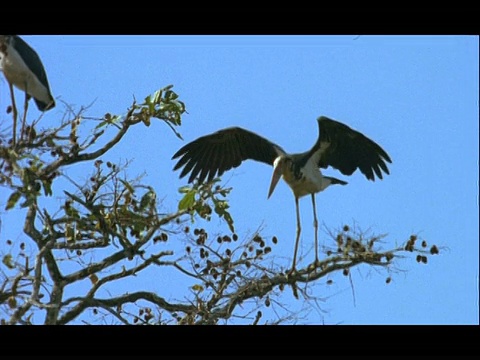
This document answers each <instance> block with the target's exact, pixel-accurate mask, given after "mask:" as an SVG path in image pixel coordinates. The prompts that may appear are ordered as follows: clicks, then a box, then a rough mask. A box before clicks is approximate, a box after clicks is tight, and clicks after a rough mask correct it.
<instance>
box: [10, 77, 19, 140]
mask: <svg viewBox="0 0 480 360" xmlns="http://www.w3.org/2000/svg"><path fill="white" fill-rule="evenodd" d="M8 86H9V87H10V96H11V98H12V112H13V138H12V146H13V147H15V144H16V136H17V117H18V112H17V105H16V104H15V95H14V93H13V85H12V84H11V83H10V82H9V83H8Z"/></svg>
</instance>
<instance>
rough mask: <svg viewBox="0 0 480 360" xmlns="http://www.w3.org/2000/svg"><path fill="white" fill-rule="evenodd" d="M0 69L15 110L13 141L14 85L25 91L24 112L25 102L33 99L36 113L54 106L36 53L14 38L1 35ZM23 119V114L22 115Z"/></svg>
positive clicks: (26, 104) (43, 70)
mask: <svg viewBox="0 0 480 360" xmlns="http://www.w3.org/2000/svg"><path fill="white" fill-rule="evenodd" d="M0 70H1V71H2V72H3V74H4V75H5V78H6V79H7V82H8V85H9V87H10V94H11V97H12V107H13V111H14V138H15V127H16V113H17V109H16V105H15V98H14V95H13V86H15V87H17V88H18V89H20V90H22V91H23V92H25V113H26V110H27V107H28V100H29V99H30V98H31V97H33V99H34V100H35V103H36V104H37V107H38V110H40V111H47V110H50V109H52V108H53V107H55V99H54V98H53V96H52V93H51V91H50V86H49V84H48V80H47V73H46V72H45V68H44V67H43V64H42V61H41V60H40V57H39V56H38V54H37V53H36V52H35V50H33V49H32V48H31V47H30V45H28V44H27V43H26V42H25V41H24V40H23V39H22V38H21V37H19V36H17V35H0ZM24 120H25V114H24Z"/></svg>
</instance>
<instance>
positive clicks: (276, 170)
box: [267, 155, 292, 198]
mask: <svg viewBox="0 0 480 360" xmlns="http://www.w3.org/2000/svg"><path fill="white" fill-rule="evenodd" d="M291 162H292V159H291V158H289V157H288V156H285V155H281V156H279V157H277V158H276V159H275V161H274V162H273V175H272V181H271V182H270V189H269V190H268V197H267V198H270V196H271V195H272V193H273V190H275V187H276V186H277V184H278V181H279V180H280V178H281V177H282V175H283V174H284V173H285V170H286V169H287V167H288V166H289V164H291Z"/></svg>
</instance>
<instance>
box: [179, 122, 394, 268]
mask: <svg viewBox="0 0 480 360" xmlns="http://www.w3.org/2000/svg"><path fill="white" fill-rule="evenodd" d="M317 121H318V126H319V137H318V139H317V141H316V143H315V145H313V147H312V148H311V149H310V150H308V151H306V152H303V153H299V154H288V153H287V152H286V151H285V150H283V149H282V148H281V147H280V146H278V145H277V144H274V143H273V142H271V141H269V140H267V139H265V138H263V137H262V136H260V135H257V134H255V133H253V132H251V131H248V130H245V129H242V128H240V127H230V128H226V129H222V130H219V131H217V132H214V133H212V134H210V135H206V136H202V137H200V138H198V139H196V140H194V141H192V142H190V143H188V144H186V145H185V146H183V147H182V148H181V149H180V150H178V151H177V152H176V153H175V155H173V157H172V159H176V158H180V159H179V160H178V162H177V163H176V165H175V167H174V169H173V170H174V171H175V170H178V169H180V168H182V167H183V169H182V171H181V173H180V178H183V177H184V176H185V175H187V174H188V173H190V176H189V178H188V182H189V183H191V182H193V181H194V180H195V178H197V177H198V182H199V183H203V182H205V180H207V181H211V180H212V179H214V178H215V177H216V176H221V175H222V174H223V173H224V172H225V171H227V170H230V169H232V168H236V167H238V166H239V165H240V164H241V163H242V162H243V161H244V160H248V159H252V160H256V161H260V162H263V163H265V164H269V165H272V166H273V176H272V180H271V182H270V188H269V190H268V197H267V198H270V196H271V195H272V193H273V191H274V190H275V187H276V185H277V183H278V181H279V180H280V178H281V177H282V178H283V179H284V180H285V182H286V183H287V184H288V185H289V186H290V188H291V189H292V191H293V195H294V196H295V210H296V216H297V232H296V240H295V251H294V254H293V265H292V269H291V273H294V272H295V271H296V270H295V266H296V259H297V251H298V243H299V239H300V233H301V224H300V213H299V206H298V199H299V198H300V197H302V196H305V195H308V194H310V195H311V198H312V206H313V217H314V228H315V266H316V265H317V264H318V238H317V236H318V235H317V232H318V220H317V214H316V206H315V194H316V193H318V192H320V191H323V190H325V189H326V188H327V187H329V186H330V185H346V184H347V182H345V181H343V180H340V179H336V178H334V177H330V176H323V175H322V173H321V171H320V168H327V167H328V166H332V167H333V168H336V169H338V170H340V172H341V173H342V174H344V175H352V174H353V173H354V172H355V171H356V170H357V169H360V171H361V172H362V174H363V175H365V177H366V178H367V179H368V180H371V181H375V175H376V176H377V177H378V178H380V179H383V173H382V171H383V172H384V173H386V174H389V170H388V168H387V164H386V162H389V163H391V162H392V160H391V159H390V157H389V156H388V154H387V153H386V152H385V151H384V150H383V149H382V148H381V147H380V146H379V145H378V144H377V143H375V142H373V141H372V140H370V139H369V138H367V137H366V136H365V135H363V134H362V133H360V132H358V131H356V130H353V129H352V128H350V127H348V126H347V125H345V124H342V123H340V122H338V121H336V120H332V119H329V118H327V117H325V116H321V117H319V118H318V119H317Z"/></svg>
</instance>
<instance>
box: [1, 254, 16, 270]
mask: <svg viewBox="0 0 480 360" xmlns="http://www.w3.org/2000/svg"><path fill="white" fill-rule="evenodd" d="M12 260H13V258H12V255H11V254H7V255H5V256H4V257H3V259H2V262H3V264H4V265H5V266H6V267H8V268H9V269H15V265H14V264H13V262H12Z"/></svg>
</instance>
